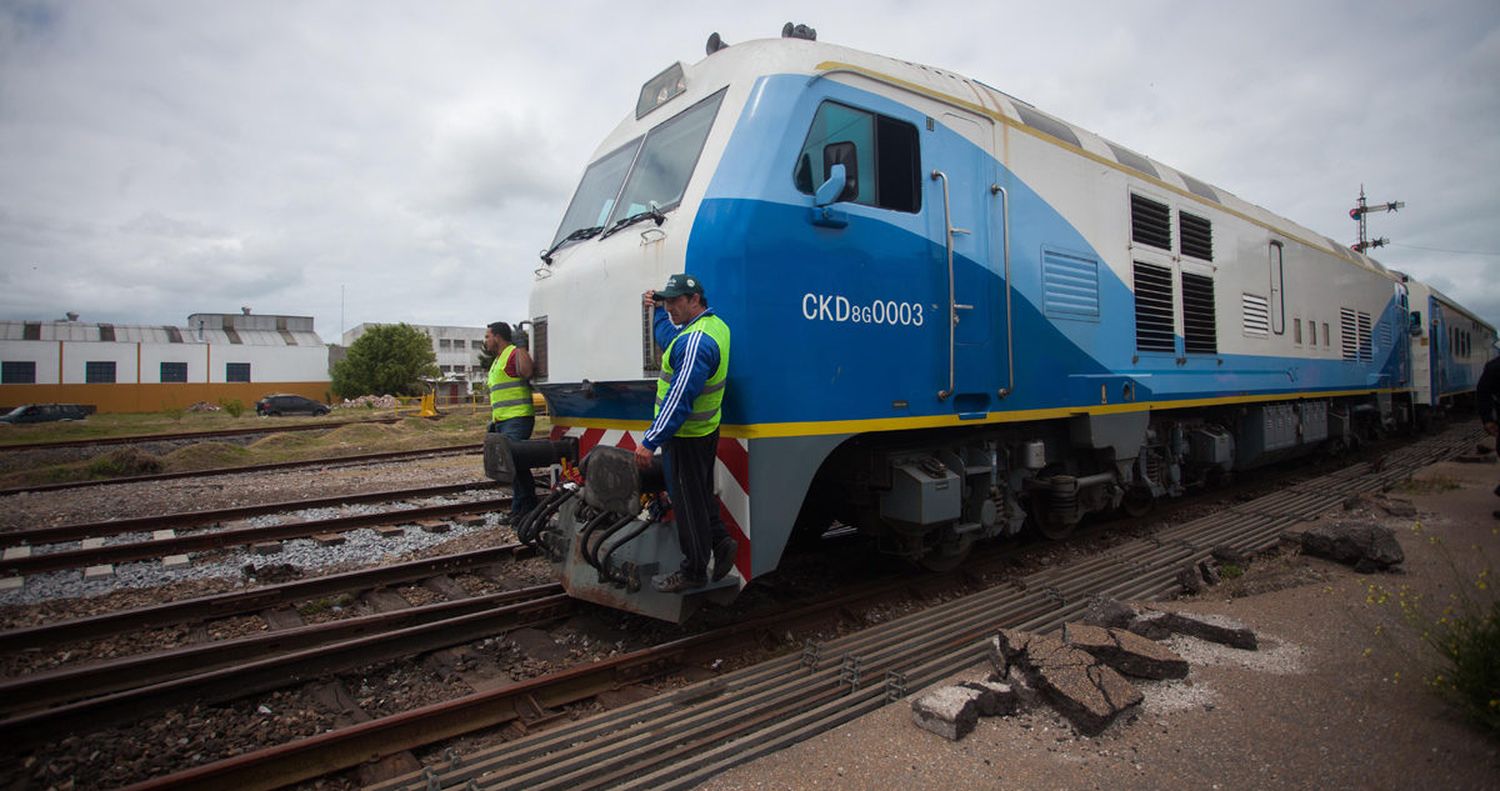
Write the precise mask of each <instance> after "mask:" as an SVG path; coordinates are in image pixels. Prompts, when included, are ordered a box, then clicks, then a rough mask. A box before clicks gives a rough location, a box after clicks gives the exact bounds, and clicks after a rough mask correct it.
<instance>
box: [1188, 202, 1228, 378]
mask: <svg viewBox="0 0 1500 791" xmlns="http://www.w3.org/2000/svg"><path fill="white" fill-rule="evenodd" d="M1184 218H1186V215H1184ZM1184 227H1186V226H1184ZM1216 324H1217V321H1216V318H1215V315H1214V279H1213V278H1211V277H1208V276H1206V275H1195V274H1192V273H1190V272H1183V273H1182V345H1183V349H1184V350H1185V351H1187V352H1188V353H1189V354H1217V353H1218V351H1219V339H1218V331H1217V329H1216Z"/></svg>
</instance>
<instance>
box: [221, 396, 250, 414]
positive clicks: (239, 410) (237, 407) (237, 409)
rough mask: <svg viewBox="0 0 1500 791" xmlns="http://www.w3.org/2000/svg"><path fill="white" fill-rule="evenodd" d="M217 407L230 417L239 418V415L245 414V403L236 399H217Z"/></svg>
mask: <svg viewBox="0 0 1500 791" xmlns="http://www.w3.org/2000/svg"><path fill="white" fill-rule="evenodd" d="M219 406H221V407H223V408H224V411H225V412H227V413H228V414H229V416H230V417H239V416H240V415H243V414H245V402H243V401H241V400H239V399H238V398H231V399H229V400H228V401H225V400H224V399H222V398H221V399H219Z"/></svg>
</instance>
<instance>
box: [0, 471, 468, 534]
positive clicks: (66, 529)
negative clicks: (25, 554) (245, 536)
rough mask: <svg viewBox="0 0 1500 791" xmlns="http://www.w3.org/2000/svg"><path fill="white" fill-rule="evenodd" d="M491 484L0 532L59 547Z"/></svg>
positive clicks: (453, 486) (343, 496) (460, 484)
mask: <svg viewBox="0 0 1500 791" xmlns="http://www.w3.org/2000/svg"><path fill="white" fill-rule="evenodd" d="M494 486H495V484H494V483H493V482H491V481H470V482H468V483H454V484H444V485H442V486H423V487H417V488H412V489H386V490H383V491H378V492H360V493H357V494H341V495H335V496H332V497H312V498H305V499H300V500H282V501H279V502H274V503H260V504H258V505H242V506H236V507H234V508H216V509H213V510H203V511H179V512H177V513H169V514H158V515H155V516H135V517H128V518H125V519H109V520H105V521H102V522H75V523H73V524H68V525H54V526H52V527H34V528H27V529H23V530H11V531H6V532H0V542H4V544H5V545H6V546H19V545H22V544H26V545H31V546H36V545H39V544H56V543H60V542H63V541H77V540H79V539H84V538H95V537H99V536H117V535H120V534H122V533H149V532H151V531H153V530H161V529H165V528H169V527H170V528H178V527H193V526H196V525H206V524H210V523H214V522H219V523H222V522H227V521H231V520H235V519H245V518H248V517H252V516H261V515H264V514H275V513H281V512H283V511H302V510H308V509H312V508H331V507H333V506H336V505H346V504H351V503H374V502H381V501H390V500H407V499H415V498H419V497H441V496H443V495H446V494H457V493H459V492H466V491H469V490H471V489H485V488H494Z"/></svg>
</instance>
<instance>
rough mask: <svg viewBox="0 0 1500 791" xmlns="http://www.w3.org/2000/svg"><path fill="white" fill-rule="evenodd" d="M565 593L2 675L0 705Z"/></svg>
mask: <svg viewBox="0 0 1500 791" xmlns="http://www.w3.org/2000/svg"><path fill="white" fill-rule="evenodd" d="M561 593H563V589H562V586H561V585H558V584H556V583H548V584H545V585H537V586H533V587H530V588H522V589H519V590H513V591H505V592H503V593H492V594H488V595H484V596H471V597H467V598H463V599H454V600H451V601H440V602H434V603H431V604H425V605H418V606H412V607H408V608H403V609H399V610H392V611H390V612H381V613H372V614H369V615H360V616H353V617H349V618H343V619H340V620H336V621H330V622H327V623H320V624H308V625H306V626H299V627H294V628H290V629H278V630H276V631H273V632H262V633H258V634H253V635H249V636H246V637H238V638H233V639H227V640H215V641H212V642H208V643H197V644H192V645H186V646H181V647H178V648H170V649H166V650H162V651H151V652H147V653H143V654H133V655H131V656H124V657H118V658H115V659H106V660H103V661H99V662H90V663H87V664H78V665H70V666H66V667H62V668H58V669H55V670H47V671H42V672H38V673H29V674H27V675H24V676H20V677H18V678H13V679H3V680H0V713H7V714H13V713H16V712H22V711H27V710H30V709H34V708H38V707H42V706H50V705H53V704H58V703H69V702H73V701H79V700H86V699H88V698H93V697H97V696H100V695H106V694H109V693H112V692H120V691H122V690H128V689H134V688H136V687H144V686H151V685H155V684H160V683H162V682H166V681H171V680H173V679H176V678H180V677H183V676H189V675H195V674H197V673H202V672H205V671H211V670H218V669H221V668H226V667H232V666H234V665H236V664H244V663H246V662H253V661H257V660H261V659H268V658H271V657H276V656H281V655H284V654H288V653H291V652H294V651H301V650H305V649H311V648H317V647H319V646H326V645H329V644H332V643H337V642H341V641H344V640H353V639H356V638H360V637H365V636H369V635H375V634H381V633H385V632H389V631H395V630H399V629H405V628H407V627H411V626H418V625H421V624H427V623H432V622H435V621H440V620H443V619H446V618H453V617H457V616H460V615H469V614H471V613H478V612H484V611H487V610H493V609H495V608H498V607H502V606H505V605H511V604H518V603H521V602H528V601H531V600H534V599H540V598H543V597H547V596H557V595H559V594H561Z"/></svg>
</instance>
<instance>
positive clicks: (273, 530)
mask: <svg viewBox="0 0 1500 791" xmlns="http://www.w3.org/2000/svg"><path fill="white" fill-rule="evenodd" d="M509 504H510V495H506V496H504V497H491V498H487V499H483V500H471V501H469V502H465V503H448V504H444V505H429V506H421V507H418V508H408V509H404V510H400V511H382V512H380V513H375V514H354V515H351V516H339V517H332V518H329V519H311V520H307V521H305V522H290V523H286V524H279V525H269V526H266V527H243V528H235V529H229V530H214V531H202V532H199V533H194V534H192V535H186V536H173V537H172V538H158V539H152V540H150V541H133V542H130V543H126V544H107V545H105V546H101V547H94V548H91V549H69V550H64V551H61V552H48V553H45V554H41V555H29V556H27V557H11V558H5V559H0V575H6V574H34V573H37V572H42V571H56V570H58V569H68V568H79V567H83V566H93V565H98V564H102V563H123V562H125V561H130V560H144V559H147V558H159V557H164V556H166V555H174V554H182V553H186V552H194V551H202V550H207V549H223V548H226V547H236V546H247V545H249V544H254V543H256V542H259V541H274V540H281V539H288V538H310V537H312V536H316V535H320V534H323V533H337V532H341V531H345V530H353V529H355V528H360V527H369V526H371V525H389V524H405V523H407V522H414V521H416V520H418V519H429V518H436V517H444V516H456V515H458V514H470V513H480V512H483V511H486V510H491V509H498V508H500V507H501V506H506V505H509Z"/></svg>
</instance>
